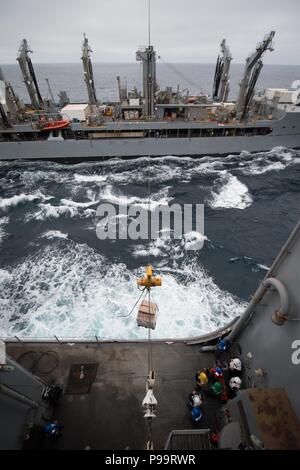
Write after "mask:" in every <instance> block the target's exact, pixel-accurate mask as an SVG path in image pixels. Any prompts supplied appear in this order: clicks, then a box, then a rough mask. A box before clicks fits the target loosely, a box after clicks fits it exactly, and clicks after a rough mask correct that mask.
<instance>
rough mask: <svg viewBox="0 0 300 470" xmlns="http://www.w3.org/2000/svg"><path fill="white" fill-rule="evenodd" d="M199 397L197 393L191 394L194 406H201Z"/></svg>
mask: <svg viewBox="0 0 300 470" xmlns="http://www.w3.org/2000/svg"><path fill="white" fill-rule="evenodd" d="M201 403H202V402H201V398H200V397H199V395H194V396H193V404H194V406H201Z"/></svg>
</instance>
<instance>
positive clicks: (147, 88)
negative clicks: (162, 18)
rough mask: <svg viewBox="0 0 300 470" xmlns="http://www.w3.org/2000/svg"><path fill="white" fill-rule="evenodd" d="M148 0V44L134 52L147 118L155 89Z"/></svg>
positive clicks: (153, 55) (154, 68)
mask: <svg viewBox="0 0 300 470" xmlns="http://www.w3.org/2000/svg"><path fill="white" fill-rule="evenodd" d="M150 6H151V5H150V0H149V2H148V7H149V8H148V9H149V11H148V22H149V25H148V46H147V47H143V48H141V49H139V50H138V51H137V52H136V60H138V61H140V62H142V64H143V97H144V103H145V108H144V114H145V116H146V117H147V118H148V119H151V118H152V117H153V116H154V100H155V92H156V90H157V84H156V52H155V50H154V47H153V46H151V16H150Z"/></svg>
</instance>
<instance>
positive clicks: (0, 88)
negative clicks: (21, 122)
mask: <svg viewBox="0 0 300 470" xmlns="http://www.w3.org/2000/svg"><path fill="white" fill-rule="evenodd" d="M0 104H1V106H0V114H1V116H2V121H3V122H4V123H5V126H6V127H8V125H9V124H10V123H9V119H10V118H12V117H13V118H15V117H21V116H22V115H23V112H24V110H23V106H22V104H21V102H20V100H19V97H18V96H17V95H16V94H15V92H14V89H13V87H12V85H11V84H10V82H8V81H7V80H5V78H4V75H3V72H2V69H1V68H0Z"/></svg>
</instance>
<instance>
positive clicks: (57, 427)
mask: <svg viewBox="0 0 300 470" xmlns="http://www.w3.org/2000/svg"><path fill="white" fill-rule="evenodd" d="M62 429H63V426H62V425H61V424H59V422H58V421H53V422H52V423H48V424H46V426H45V428H44V431H45V434H46V436H47V438H48V439H50V440H54V439H58V438H59V437H60V436H61V431H62Z"/></svg>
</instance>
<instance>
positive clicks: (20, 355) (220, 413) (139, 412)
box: [0, 223, 300, 463]
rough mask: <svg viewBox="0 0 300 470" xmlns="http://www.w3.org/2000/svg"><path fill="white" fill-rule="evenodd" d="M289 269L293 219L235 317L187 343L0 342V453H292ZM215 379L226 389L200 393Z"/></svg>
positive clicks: (298, 236) (294, 321) (295, 245)
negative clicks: (194, 400) (192, 402)
mask: <svg viewBox="0 0 300 470" xmlns="http://www.w3.org/2000/svg"><path fill="white" fill-rule="evenodd" d="M299 265H300V223H299V224H298V225H297V226H296V227H295V229H294V230H293V232H292V233H291V234H290V236H289V238H288V240H287V241H286V243H285V244H284V246H283V247H282V249H281V251H280V253H279V254H278V256H277V257H276V259H275V261H274V262H273V264H272V266H271V268H270V269H269V271H268V272H267V274H266V277H265V278H264V279H263V281H262V282H261V284H260V285H259V287H258V289H257V290H256V292H255V293H254V295H253V296H252V298H251V301H250V302H249V304H248V306H247V308H246V310H245V312H244V313H243V314H242V315H241V316H240V317H238V318H236V319H235V320H234V321H233V322H232V323H231V324H229V325H227V326H225V327H224V328H222V329H220V330H218V331H214V332H212V333H211V334H208V335H205V336H202V337H198V338H186V339H183V340H172V339H170V338H169V339H165V340H161V341H151V338H150V340H148V341H114V340H110V341H101V340H100V339H99V338H96V337H95V338H89V339H81V340H78V339H75V338H73V339H72V338H68V339H66V338H59V337H55V338H48V339H47V340H44V341H41V340H40V341H39V340H38V339H35V340H34V339H30V338H21V337H14V338H3V343H2V349H1V352H2V356H1V358H0V362H1V364H2V366H1V369H0V416H1V427H0V448H1V449H92V450H93V449H105V450H111V449H112V450H125V449H127V450H136V449H149V450H151V449H154V450H159V449H166V450H176V451H178V450H189V451H201V450H202V449H212V450H213V449H216V448H218V449H249V450H250V449H256V450H263V449H277V450H279V449H280V450H288V449H298V450H299V449H300V424H299V419H300V400H299V397H300V381H299V368H300V321H299V312H300V291H299ZM160 288H161V289H163V288H164V287H160ZM183 313H184V314H188V312H183ZM149 331H150V330H149ZM5 349H6V358H5ZM228 364H229V367H227V366H228ZM232 364H233V366H232ZM216 365H218V367H221V368H222V370H221V372H220V370H217V368H216V367H215V366H216ZM208 370H210V374H212V373H213V372H214V373H218V374H219V375H218V377H217V378H216V376H215V377H213V378H210V380H209V382H208V383H207V382H206V381H205V380H203V381H202V382H201V384H200V386H201V395H202V401H201V403H200V408H199V409H200V410H201V415H198V417H199V419H198V420H196V421H194V422H192V419H191V411H190V409H189V408H188V407H187V403H186V402H187V397H188V394H189V392H191V390H192V389H193V388H194V387H195V382H194V375H195V374H197V373H198V371H202V372H201V373H202V374H208ZM204 371H205V372H204ZM230 373H232V375H233V376H232V377H231V378H230V375H229V376H228V375H227V374H230ZM223 374H224V376H223ZM202 377H203V375H202ZM206 377H207V376H206ZM224 377H225V378H224ZM197 380H199V376H198V375H197ZM201 380H202V379H201ZM211 380H214V382H213V385H209V384H210V382H211ZM224 383H225V385H226V387H227V388H230V387H231V394H230V395H228V396H221V395H220V394H215V395H211V394H210V393H208V392H209V391H211V390H210V388H206V389H203V388H204V387H205V386H206V387H207V386H209V387H214V390H215V392H217V390H216V389H217V388H220V387H222V384H224ZM232 383H233V384H235V385H238V386H236V387H233V385H232ZM145 384H146V389H145ZM216 384H219V385H218V386H217V385H216ZM228 384H229V387H228ZM145 393H146V396H145ZM192 395H193V394H192ZM144 396H145V398H144V399H143V397H144ZM198 405H199V403H198ZM193 409H194V408H193ZM198 413H199V410H198ZM62 426H63V428H62ZM55 427H56V428H58V429H59V431H57V429H56V430H55ZM49 429H50V436H49ZM47 430H48V431H47ZM51 430H52V431H53V430H55V432H58V436H54V437H56V438H55V439H54V438H53V439H52V438H51V432H52V431H51ZM59 436H60V437H59ZM127 455H130V454H129V453H128V454H127ZM173 463H174V462H173Z"/></svg>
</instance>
